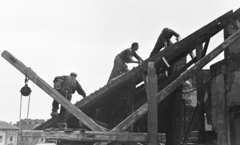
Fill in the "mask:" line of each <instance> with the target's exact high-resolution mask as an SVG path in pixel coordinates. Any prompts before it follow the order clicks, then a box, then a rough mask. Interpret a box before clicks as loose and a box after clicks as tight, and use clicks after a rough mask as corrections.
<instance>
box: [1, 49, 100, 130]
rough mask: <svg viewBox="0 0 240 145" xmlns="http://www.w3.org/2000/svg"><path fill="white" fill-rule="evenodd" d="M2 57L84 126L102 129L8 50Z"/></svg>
mask: <svg viewBox="0 0 240 145" xmlns="http://www.w3.org/2000/svg"><path fill="white" fill-rule="evenodd" d="M2 57H4V58H5V59H6V60H7V61H8V62H9V63H10V64H12V65H13V66H14V67H15V68H16V69H18V70H19V71H20V72H21V73H23V74H24V75H25V74H27V75H28V76H27V77H28V78H29V79H30V80H31V81H32V82H33V83H35V84H36V85H37V86H38V87H40V88H41V89H42V90H43V91H45V92H46V93H47V94H48V95H49V96H51V97H52V98H53V99H54V100H56V101H57V102H58V103H60V104H61V105H62V106H63V107H64V108H66V109H67V110H68V111H69V112H71V113H72V114H73V115H74V116H75V117H76V118H78V119H79V120H81V121H82V122H83V123H84V124H85V125H86V126H88V127H89V128H90V129H92V130H94V131H103V129H102V128H101V127H100V126H99V125H97V124H96V123H95V122H94V121H93V120H92V119H91V118H89V117H88V116H87V115H86V114H84V113H83V112H82V111H81V110H79V109H78V108H77V107H76V106H74V105H73V104H71V102H69V101H68V100H67V99H66V98H65V97H63V96H62V95H61V94H60V93H59V92H57V91H56V90H55V89H53V88H52V87H51V86H50V85H48V84H47V83H46V82H45V81H44V80H43V79H41V78H40V77H39V76H38V75H37V74H36V73H35V72H34V71H33V70H32V69H29V68H27V67H26V66H25V65H24V64H23V63H22V62H20V61H19V60H18V59H17V58H16V57H14V56H13V55H12V54H10V53H9V52H8V51H4V52H3V53H2Z"/></svg>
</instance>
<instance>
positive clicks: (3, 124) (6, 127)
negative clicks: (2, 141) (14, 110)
mask: <svg viewBox="0 0 240 145" xmlns="http://www.w3.org/2000/svg"><path fill="white" fill-rule="evenodd" d="M0 130H18V128H17V127H16V126H13V125H11V124H9V123H7V122H5V121H0Z"/></svg>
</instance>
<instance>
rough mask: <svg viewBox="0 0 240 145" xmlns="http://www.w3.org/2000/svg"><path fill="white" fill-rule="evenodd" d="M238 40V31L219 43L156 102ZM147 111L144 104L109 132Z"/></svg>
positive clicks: (125, 127) (121, 129) (119, 128)
mask: <svg viewBox="0 0 240 145" xmlns="http://www.w3.org/2000/svg"><path fill="white" fill-rule="evenodd" d="M239 38H240V30H238V31H237V32H235V33H234V34H233V35H232V36H231V37H229V38H228V39H227V40H225V41H224V42H223V43H221V44H220V45H219V46H218V47H216V48H215V49H214V50H212V51H211V52H210V53H209V54H208V55H206V56H205V57H203V58H202V59H201V60H200V61H198V62H197V63H196V64H195V65H194V66H193V67H191V68H190V69H189V70H187V71H185V72H184V73H183V74H181V75H180V76H179V77H178V78H177V79H176V80H174V81H173V82H172V83H171V84H169V85H168V86H167V87H165V88H164V89H163V90H162V91H160V92H159V93H158V95H157V97H158V102H159V103H160V102H161V101H162V100H163V99H165V98H166V97H167V96H168V95H169V94H171V93H172V92H173V91H174V90H175V89H176V88H177V87H178V86H179V85H181V84H182V83H183V82H184V81H186V80H187V79H189V78H190V77H191V76H192V75H194V74H195V73H196V72H197V71H198V70H200V69H202V68H203V67H204V66H205V65H206V64H208V63H209V62H210V61H211V60H213V59H214V58H215V57H216V56H217V55H219V54H220V53H221V52H222V51H223V50H224V49H226V48H228V47H229V46H230V45H231V44H233V43H234V42H235V41H236V40H238V39H239ZM147 111H148V104H147V103H145V104H144V105H143V106H142V107H140V108H139V109H138V110H136V111H135V112H134V113H133V114H132V115H130V116H128V117H127V118H126V119H125V120H123V121H122V122H121V123H120V124H118V125H117V126H116V127H115V128H113V129H112V130H111V131H124V130H126V129H127V128H128V127H129V126H130V125H131V124H133V123H135V122H136V121H137V120H138V119H139V118H141V117H142V116H143V115H144V114H146V113H147Z"/></svg>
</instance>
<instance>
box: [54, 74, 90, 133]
mask: <svg viewBox="0 0 240 145" xmlns="http://www.w3.org/2000/svg"><path fill="white" fill-rule="evenodd" d="M76 77H77V74H76V73H71V74H70V76H58V77H55V78H54V80H53V83H54V88H55V89H56V90H57V91H58V92H59V93H60V94H61V95H62V96H64V97H65V98H66V99H68V100H69V101H71V99H72V94H74V93H75V91H76V90H77V92H78V94H79V95H82V96H83V98H85V97H86V93H85V91H84V90H83V89H82V87H81V85H80V84H79V83H78V81H77V80H76ZM52 107H53V108H52V113H51V116H52V117H53V116H56V115H58V113H57V111H58V109H59V103H58V102H57V101H55V100H54V101H53V103H52ZM66 115H67V110H66V109H65V108H64V107H63V106H61V110H60V116H59V123H58V127H59V128H60V129H65V128H67V124H66Z"/></svg>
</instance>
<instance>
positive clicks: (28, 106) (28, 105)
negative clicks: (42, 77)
mask: <svg viewBox="0 0 240 145" xmlns="http://www.w3.org/2000/svg"><path fill="white" fill-rule="evenodd" d="M30 97H31V95H29V98H28V110H27V119H28V115H29V106H30Z"/></svg>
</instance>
